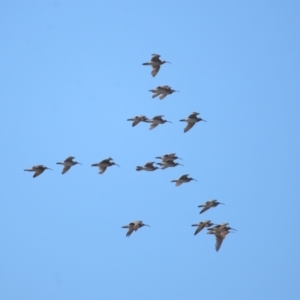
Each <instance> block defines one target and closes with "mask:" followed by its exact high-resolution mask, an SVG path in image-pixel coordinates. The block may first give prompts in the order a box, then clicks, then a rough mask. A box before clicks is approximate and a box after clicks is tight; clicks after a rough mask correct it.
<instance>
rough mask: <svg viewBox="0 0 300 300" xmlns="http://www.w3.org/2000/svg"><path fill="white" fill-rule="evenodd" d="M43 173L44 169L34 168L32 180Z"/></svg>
mask: <svg viewBox="0 0 300 300" xmlns="http://www.w3.org/2000/svg"><path fill="white" fill-rule="evenodd" d="M44 171H45V169H42V168H40V169H38V168H36V169H35V173H34V174H33V178H34V177H37V176H39V175H41V174H42V173H43V172H44Z"/></svg>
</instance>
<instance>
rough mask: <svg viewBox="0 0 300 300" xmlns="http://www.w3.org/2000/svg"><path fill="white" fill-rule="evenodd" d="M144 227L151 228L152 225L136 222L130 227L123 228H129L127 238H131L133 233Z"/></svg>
mask: <svg viewBox="0 0 300 300" xmlns="http://www.w3.org/2000/svg"><path fill="white" fill-rule="evenodd" d="M143 226H148V227H150V225H147V224H144V223H143V221H134V222H131V223H129V224H128V225H125V226H122V228H128V231H127V233H126V236H127V237H129V236H130V235H131V234H132V232H133V231H137V230H138V229H139V228H141V227H143Z"/></svg>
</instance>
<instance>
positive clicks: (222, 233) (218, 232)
mask: <svg viewBox="0 0 300 300" xmlns="http://www.w3.org/2000/svg"><path fill="white" fill-rule="evenodd" d="M231 229H233V228H231V227H227V226H225V227H222V228H219V229H213V228H209V229H208V232H207V233H208V234H214V235H215V237H216V245H215V248H216V251H219V249H220V247H221V245H222V242H223V240H224V239H225V237H226V235H227V234H228V233H230V232H231V231H230V230H231Z"/></svg>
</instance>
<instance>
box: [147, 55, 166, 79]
mask: <svg viewBox="0 0 300 300" xmlns="http://www.w3.org/2000/svg"><path fill="white" fill-rule="evenodd" d="M159 58H160V55H158V54H152V58H151V60H150V61H149V62H145V63H143V65H144V66H152V71H151V75H152V76H153V77H155V75H156V74H157V73H158V71H159V69H160V66H161V65H163V64H165V63H169V64H170V62H168V61H165V60H160V59H159Z"/></svg>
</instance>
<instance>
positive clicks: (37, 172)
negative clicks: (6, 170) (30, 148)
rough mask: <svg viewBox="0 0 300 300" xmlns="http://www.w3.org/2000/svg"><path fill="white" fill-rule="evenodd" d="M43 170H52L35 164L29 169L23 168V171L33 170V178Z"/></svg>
mask: <svg viewBox="0 0 300 300" xmlns="http://www.w3.org/2000/svg"><path fill="white" fill-rule="evenodd" d="M45 170H51V171H53V170H52V169H50V168H47V167H46V166H43V165H36V166H33V167H32V168H31V169H25V170H24V171H27V172H35V173H34V174H33V178H34V177H37V176H39V175H41V174H42V173H43V172H44V171H45Z"/></svg>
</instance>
